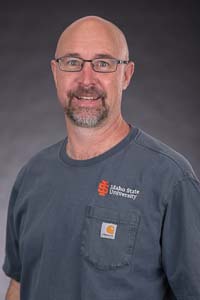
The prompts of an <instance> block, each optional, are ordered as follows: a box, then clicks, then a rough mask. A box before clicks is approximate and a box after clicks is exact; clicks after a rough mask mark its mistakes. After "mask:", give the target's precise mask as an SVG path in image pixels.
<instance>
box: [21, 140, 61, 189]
mask: <svg viewBox="0 0 200 300" xmlns="http://www.w3.org/2000/svg"><path fill="white" fill-rule="evenodd" d="M65 141H66V139H62V140H60V141H58V142H57V143H55V144H53V145H50V146H47V147H45V148H44V149H42V150H41V151H39V152H38V153H36V154H35V155H34V156H32V157H31V158H30V159H29V160H28V161H27V162H26V163H25V164H24V165H23V166H22V167H21V169H20V171H19V172H18V174H17V178H16V181H15V186H18V185H20V184H21V182H22V181H23V179H24V177H26V175H28V174H29V175H30V174H31V173H35V174H36V175H37V174H41V172H45V171H47V170H49V169H53V168H54V167H55V165H57V164H58V162H59V157H60V150H61V148H62V147H63V146H64V145H65Z"/></svg>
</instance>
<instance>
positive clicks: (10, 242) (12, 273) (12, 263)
mask: <svg viewBox="0 0 200 300" xmlns="http://www.w3.org/2000/svg"><path fill="white" fill-rule="evenodd" d="M23 173H24V168H23V169H22V170H21V171H20V172H19V174H18V176H17V178H16V181H15V184H14V186H13V188H12V192H11V195H10V200H9V205H8V213H7V226H6V247H5V259H4V264H3V271H4V272H5V274H6V275H7V276H9V277H10V278H12V279H15V280H16V281H18V282H20V275H21V261H20V254H19V237H18V235H17V228H16V225H15V220H14V213H15V203H16V201H17V198H18V194H19V188H20V186H21V183H22V178H23Z"/></svg>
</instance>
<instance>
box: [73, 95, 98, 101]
mask: <svg viewBox="0 0 200 300" xmlns="http://www.w3.org/2000/svg"><path fill="white" fill-rule="evenodd" d="M75 97H76V98H77V99H78V100H86V101H96V100H99V99H100V98H101V96H97V97H94V96H75Z"/></svg>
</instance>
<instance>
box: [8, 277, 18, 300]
mask: <svg viewBox="0 0 200 300" xmlns="http://www.w3.org/2000/svg"><path fill="white" fill-rule="evenodd" d="M5 300H20V283H18V282H17V281H16V280H14V279H11V281H10V284H9V287H8V290H7V293H6V298H5Z"/></svg>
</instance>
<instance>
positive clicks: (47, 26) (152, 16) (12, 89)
mask: <svg viewBox="0 0 200 300" xmlns="http://www.w3.org/2000/svg"><path fill="white" fill-rule="evenodd" d="M13 2H14V1H13ZM32 2H34V4H33V3H31V2H30V3H28V1H26V3H23V2H19V1H16V3H11V2H8V4H6V3H4V6H3V7H1V10H0V53H1V55H0V61H1V63H0V66H1V72H0V79H1V80H0V82H1V89H0V93H1V95H0V142H1V147H0V159H1V168H0V265H2V263H3V258H4V247H5V226H6V214H7V206H8V200H9V194H10V190H11V187H12V185H13V182H14V180H15V177H16V174H17V172H18V171H19V169H20V168H21V166H22V165H23V164H24V163H25V162H26V161H27V160H28V159H29V158H30V157H31V156H32V155H34V154H35V153H36V152H38V151H39V150H41V149H42V148H44V147H46V146H48V145H50V144H52V143H54V142H56V141H58V140H60V139H62V138H63V137H64V136H65V135H66V131H65V125H64V117H63V113H62V110H61V108H60V107H59V104H58V103H57V98H56V93H55V89H54V83H53V79H52V76H51V71H50V65H49V62H50V59H51V58H52V57H53V55H54V49H55V45H56V42H57V39H58V36H59V34H60V33H61V32H62V30H63V29H64V28H65V27H66V26H67V25H68V24H69V23H70V22H72V21H73V20H75V19H77V18H79V17H82V16H85V15H91V14H93V15H99V16H102V17H105V18H108V19H109V20H111V21H113V22H115V23H116V24H118V25H119V26H120V27H121V29H122V30H123V31H124V32H125V33H126V36H127V40H128V43H129V46H130V56H131V58H132V59H133V60H134V61H135V64H136V69H135V76H134V78H133V79H132V82H131V85H130V87H129V89H128V90H127V91H126V92H125V94H124V100H123V113H124V116H125V118H126V119H127V120H128V121H129V122H131V123H132V124H135V125H136V126H138V127H140V128H142V129H143V130H145V131H146V132H148V133H149V134H152V135H154V136H155V137H157V138H159V139H161V140H162V141H163V142H165V143H167V144H169V145H170V146H171V147H173V148H174V149H176V150H177V151H179V152H181V153H182V154H183V155H184V156H185V157H186V158H188V159H189V161H190V162H191V163H192V165H193V168H194V170H195V172H196V173H197V175H198V176H200V152H199V149H200V135H199V125H200V120H199V109H200V104H199V86H200V76H199V67H200V64H199V62H200V58H199V56H200V40H199V27H200V24H199V23H200V21H199V6H198V1H192V0H191V1H185V2H184V1H176V0H174V1H159V2H158V1H156V2H155V1H142V0H141V1H138V2H134V1H122V2H121V3H120V4H117V3H116V1H105V2H103V1H95V0H93V1H83V2H81V3H78V2H77V1H71V2H70V1H62V2H61V1H57V2H56V1H52V2H51V1H48V3H46V4H45V3H36V2H35V1H32ZM40 2H42V1H40ZM160 2H161V3H160ZM7 284H8V279H7V278H6V276H5V275H4V274H3V272H2V271H0V299H3V295H4V293H5V290H6V287H7ZM27 300H28V299H27Z"/></svg>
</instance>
